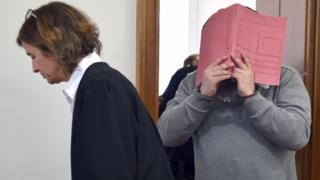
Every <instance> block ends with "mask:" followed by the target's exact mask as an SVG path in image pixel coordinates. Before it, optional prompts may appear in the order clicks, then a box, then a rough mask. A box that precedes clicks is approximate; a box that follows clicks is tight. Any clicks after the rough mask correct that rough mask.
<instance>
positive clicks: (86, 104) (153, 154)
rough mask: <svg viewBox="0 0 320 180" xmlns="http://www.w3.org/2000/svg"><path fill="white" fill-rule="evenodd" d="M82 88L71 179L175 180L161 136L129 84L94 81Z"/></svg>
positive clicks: (72, 153) (74, 126)
mask: <svg viewBox="0 0 320 180" xmlns="http://www.w3.org/2000/svg"><path fill="white" fill-rule="evenodd" d="M81 88H82V89H79V90H78V93H80V94H78V95H77V102H76V105H75V112H74V120H73V127H72V128H73V133H72V149H71V158H72V160H71V163H72V178H73V180H89V179H90V180H105V179H108V180H120V179H121V180H131V179H139V180H144V179H146V180H147V179H153V180H161V179H173V178H172V174H171V171H170V168H169V164H168V162H167V159H166V157H165V154H164V151H163V149H162V148H163V147H162V143H161V140H160V137H159V135H158V132H157V131H156V128H155V126H154V125H153V123H152V121H151V118H150V116H149V114H148V112H147V110H146V109H145V107H144V106H143V104H142V103H141V101H140V99H139V97H138V95H137V93H136V91H135V89H134V87H133V86H132V85H131V84H130V83H129V82H128V81H127V80H123V78H114V77H112V78H105V77H101V78H95V79H94V80H89V81H88V83H85V85H83V86H82V87H81Z"/></svg>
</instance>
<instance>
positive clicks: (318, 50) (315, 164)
mask: <svg viewBox="0 0 320 180" xmlns="http://www.w3.org/2000/svg"><path fill="white" fill-rule="evenodd" d="M315 7H316V13H315V21H314V22H315V25H314V26H315V32H316V33H315V39H316V42H315V53H314V57H315V59H314V64H315V66H314V67H315V70H314V72H315V73H314V92H313V96H314V97H313V125H312V131H313V135H312V153H311V157H312V160H311V177H312V180H318V179H320V114H319V113H320V62H319V60H320V17H319V16H320V2H319V1H318V0H316V2H315Z"/></svg>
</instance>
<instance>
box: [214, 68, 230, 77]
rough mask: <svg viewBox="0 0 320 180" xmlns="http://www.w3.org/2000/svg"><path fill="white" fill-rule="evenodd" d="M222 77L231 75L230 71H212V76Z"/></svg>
mask: <svg viewBox="0 0 320 180" xmlns="http://www.w3.org/2000/svg"><path fill="white" fill-rule="evenodd" d="M221 75H231V72H230V71H228V70H223V69H219V70H216V71H212V73H211V76H221Z"/></svg>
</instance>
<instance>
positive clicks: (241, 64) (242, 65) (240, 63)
mask: <svg viewBox="0 0 320 180" xmlns="http://www.w3.org/2000/svg"><path fill="white" fill-rule="evenodd" d="M231 59H232V60H233V62H234V63H235V65H236V66H237V67H239V68H241V69H246V68H248V67H247V66H246V64H245V63H244V62H243V60H242V58H241V59H240V58H237V57H235V55H234V54H232V55H231Z"/></svg>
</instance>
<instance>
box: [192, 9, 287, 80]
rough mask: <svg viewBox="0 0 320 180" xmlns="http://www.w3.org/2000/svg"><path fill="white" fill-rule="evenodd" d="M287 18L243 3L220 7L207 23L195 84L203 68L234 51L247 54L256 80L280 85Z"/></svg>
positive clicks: (202, 34) (204, 27) (200, 76)
mask: <svg viewBox="0 0 320 180" xmlns="http://www.w3.org/2000/svg"><path fill="white" fill-rule="evenodd" d="M286 26H287V18H283V17H274V16H266V15H261V14H259V13H257V12H256V11H253V10H252V9H249V8H247V7H244V6H242V5H240V4H234V5H232V6H229V7H228V8H225V9H222V10H219V11H218V12H216V13H215V14H213V15H212V16H211V17H210V18H209V19H208V20H207V22H206V23H205V24H204V26H203V28H202V32H201V45H200V58H199V64H198V72H197V79H196V85H197V86H198V85H200V83H201V80H202V76H203V71H204V69H205V68H206V67H207V66H208V65H209V64H211V63H212V61H214V60H216V59H217V58H222V57H224V56H228V59H227V60H226V61H227V62H228V61H229V62H231V61H232V60H231V57H230V55H231V53H234V54H235V56H237V57H240V53H243V54H244V55H245V56H247V57H248V58H249V59H250V61H251V64H252V66H253V70H254V73H255V82H256V83H259V84H267V85H279V81H280V73H281V65H282V56H283V49H284V42H285V41H284V38H285V32H286Z"/></svg>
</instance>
